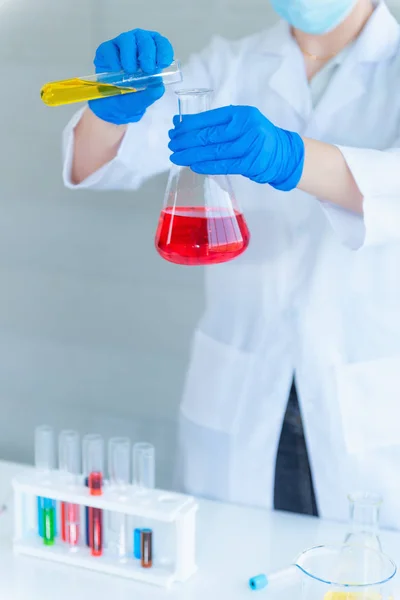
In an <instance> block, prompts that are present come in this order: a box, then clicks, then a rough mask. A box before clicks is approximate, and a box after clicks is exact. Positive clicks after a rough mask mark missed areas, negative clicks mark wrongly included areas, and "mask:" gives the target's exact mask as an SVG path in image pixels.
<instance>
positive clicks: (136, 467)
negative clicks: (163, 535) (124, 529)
mask: <svg viewBox="0 0 400 600" xmlns="http://www.w3.org/2000/svg"><path fill="white" fill-rule="evenodd" d="M155 474H156V453H155V448H154V446H153V445H152V444H148V443H147V442H138V443H137V444H134V446H133V485H134V486H135V488H136V489H137V491H138V492H140V493H145V491H146V490H147V489H153V488H154V487H155ZM142 531H143V530H142V529H141V528H139V527H136V528H135V529H134V531H133V554H134V557H135V558H137V559H138V560H140V559H142ZM151 541H152V540H151Z"/></svg>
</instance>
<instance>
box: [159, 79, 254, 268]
mask: <svg viewBox="0 0 400 600" xmlns="http://www.w3.org/2000/svg"><path fill="white" fill-rule="evenodd" d="M211 93H212V91H211V90H208V89H197V90H180V91H177V92H176V94H177V96H178V105H179V114H180V118H181V120H182V119H184V118H185V115H189V114H197V113H200V112H204V111H207V110H209V108H210V97H211ZM249 241H250V234H249V230H248V227H247V224H246V221H245V218H244V216H243V213H242V212H241V211H240V209H239V206H238V204H237V201H236V199H235V196H234V193H233V188H232V185H231V182H230V180H229V178H228V177H227V176H222V175H218V176H208V175H199V174H198V173H195V172H194V171H192V170H191V169H190V168H189V167H180V166H176V165H172V167H171V171H170V174H169V179H168V184H167V189H166V192H165V197H164V206H163V209H162V211H161V214H160V218H159V222H158V228H157V233H156V239H155V245H156V249H157V251H158V253H159V254H160V255H161V256H162V257H163V258H164V259H165V260H167V261H170V262H172V263H175V264H179V265H211V264H216V263H224V262H227V261H229V260H232V259H234V258H236V257H237V256H239V255H240V254H242V253H243V252H244V251H245V250H246V248H247V247H248V245H249Z"/></svg>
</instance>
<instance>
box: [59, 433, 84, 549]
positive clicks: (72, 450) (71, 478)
mask: <svg viewBox="0 0 400 600" xmlns="http://www.w3.org/2000/svg"><path fill="white" fill-rule="evenodd" d="M58 456H59V458H58V461H59V469H60V472H61V474H62V478H63V482H64V483H65V484H66V485H68V486H75V485H76V484H77V482H78V475H79V473H80V462H81V461H80V443H79V434H78V432H77V431H62V432H61V433H60V435H59V454H58ZM79 533H80V506H79V504H73V503H71V502H61V538H62V540H63V541H64V542H67V543H68V544H70V545H71V546H73V547H74V546H77V544H78V543H79Z"/></svg>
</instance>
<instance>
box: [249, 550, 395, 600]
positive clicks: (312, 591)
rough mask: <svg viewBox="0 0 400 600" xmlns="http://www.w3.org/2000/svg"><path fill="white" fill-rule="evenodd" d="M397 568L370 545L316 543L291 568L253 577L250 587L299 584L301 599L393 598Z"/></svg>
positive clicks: (275, 588) (279, 588)
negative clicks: (319, 544)
mask: <svg viewBox="0 0 400 600" xmlns="http://www.w3.org/2000/svg"><path fill="white" fill-rule="evenodd" d="M396 571H397V568H396V565H395V564H394V562H393V561H392V560H391V559H390V558H389V557H388V556H387V555H385V554H383V553H382V552H380V551H378V550H375V549H373V548H369V547H367V546H360V545H354V546H353V545H343V546H316V547H314V548H310V549H309V550H306V551H304V552H302V553H301V554H300V556H299V557H298V558H297V559H296V561H295V562H294V564H293V565H291V566H289V567H286V568H284V569H281V570H279V571H276V572H274V573H271V574H268V575H264V574H261V575H257V576H256V577H252V578H251V579H250V580H249V587H250V589H252V590H261V589H263V588H265V587H268V588H269V589H270V590H271V592H274V593H276V592H278V591H282V590H287V589H288V588H292V587H294V586H296V589H298V590H299V589H301V596H302V600H392V583H393V582H392V580H393V578H394V576H395V575H396ZM291 595H293V593H291Z"/></svg>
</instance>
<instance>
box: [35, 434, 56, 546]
mask: <svg viewBox="0 0 400 600" xmlns="http://www.w3.org/2000/svg"><path fill="white" fill-rule="evenodd" d="M35 467H36V470H37V472H38V474H39V475H40V476H41V478H42V479H43V480H44V481H45V480H46V478H49V476H50V473H51V471H52V470H53V469H54V468H55V445H54V431H53V429H52V427H49V426H48V425H41V426H40V427H37V428H36V429H35ZM37 513H38V533H39V535H40V537H41V538H43V543H44V544H45V545H48V546H49V545H52V544H53V543H54V538H55V536H56V535H57V532H56V503H55V500H53V499H51V498H43V497H41V496H38V498H37Z"/></svg>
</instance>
